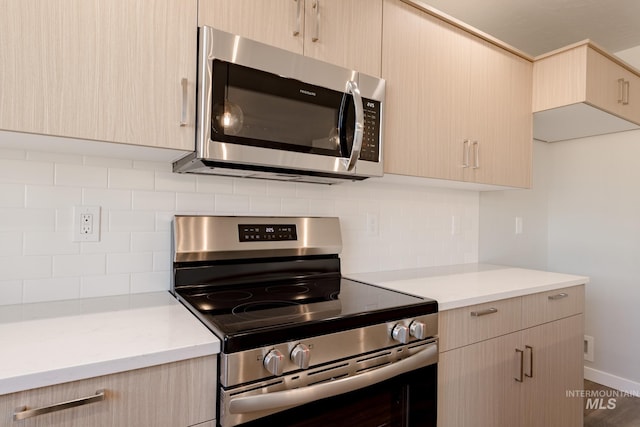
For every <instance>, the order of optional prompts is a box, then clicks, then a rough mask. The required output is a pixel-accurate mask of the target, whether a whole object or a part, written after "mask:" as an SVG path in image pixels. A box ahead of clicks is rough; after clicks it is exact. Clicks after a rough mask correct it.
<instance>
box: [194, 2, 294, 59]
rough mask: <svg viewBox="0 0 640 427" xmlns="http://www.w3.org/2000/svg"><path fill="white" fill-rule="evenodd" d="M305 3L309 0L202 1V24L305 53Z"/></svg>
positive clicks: (199, 14)
mask: <svg viewBox="0 0 640 427" xmlns="http://www.w3.org/2000/svg"><path fill="white" fill-rule="evenodd" d="M304 3H305V0H270V1H255V0H199V1H198V5H199V9H198V25H200V26H203V25H208V26H211V27H215V28H217V29H219V30H222V31H227V32H229V33H233V34H238V35H240V36H243V37H247V38H250V39H253V40H257V41H259V42H262V43H266V44H270V45H272V46H276V47H279V48H282V49H286V50H289V51H292V52H296V53H300V54H301V53H302V52H303V44H304V26H305V25H304V24H305V22H304Z"/></svg>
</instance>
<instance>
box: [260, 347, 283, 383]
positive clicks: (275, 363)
mask: <svg viewBox="0 0 640 427" xmlns="http://www.w3.org/2000/svg"><path fill="white" fill-rule="evenodd" d="M263 363H264V367H265V368H266V369H267V371H269V372H270V373H271V374H272V375H276V376H277V375H282V372H283V370H284V355H283V354H282V352H280V350H278V349H275V348H274V349H273V350H271V351H270V352H269V353H267V355H266V356H265V357H264V362H263Z"/></svg>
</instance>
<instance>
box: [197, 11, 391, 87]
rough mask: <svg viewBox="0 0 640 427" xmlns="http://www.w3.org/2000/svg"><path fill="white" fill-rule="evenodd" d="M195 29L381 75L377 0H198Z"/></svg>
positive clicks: (380, 32) (379, 12)
mask: <svg viewBox="0 0 640 427" xmlns="http://www.w3.org/2000/svg"><path fill="white" fill-rule="evenodd" d="M198 25H200V26H202V25H209V26H212V27H215V28H217V29H219V30H222V31H227V32H230V33H233V34H238V35H241V36H243V37H247V38H250V39H253V40H257V41H259V42H262V43H266V44H270V45H273V46H276V47H279V48H282V49H286V50H290V51H292V52H296V53H300V54H304V55H306V56H310V57H313V58H316V59H320V60H323V61H326V62H330V63H333V64H336V65H339V66H342V67H346V68H351V69H354V70H357V71H360V72H363V73H365V74H370V75H372V76H380V61H381V60H380V45H381V43H382V0H272V1H269V2H265V1H255V0H199V9H198Z"/></svg>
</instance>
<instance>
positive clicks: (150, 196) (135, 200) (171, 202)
mask: <svg viewBox="0 0 640 427" xmlns="http://www.w3.org/2000/svg"><path fill="white" fill-rule="evenodd" d="M131 200H132V207H133V210H138V211H173V210H175V209H176V193H170V192H157V191H133V193H132V194H131Z"/></svg>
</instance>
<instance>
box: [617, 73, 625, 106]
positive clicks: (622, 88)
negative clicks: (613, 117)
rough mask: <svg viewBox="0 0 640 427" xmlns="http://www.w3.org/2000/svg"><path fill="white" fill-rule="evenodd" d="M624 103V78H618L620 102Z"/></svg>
mask: <svg viewBox="0 0 640 427" xmlns="http://www.w3.org/2000/svg"><path fill="white" fill-rule="evenodd" d="M623 103H624V79H618V104H623Z"/></svg>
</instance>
